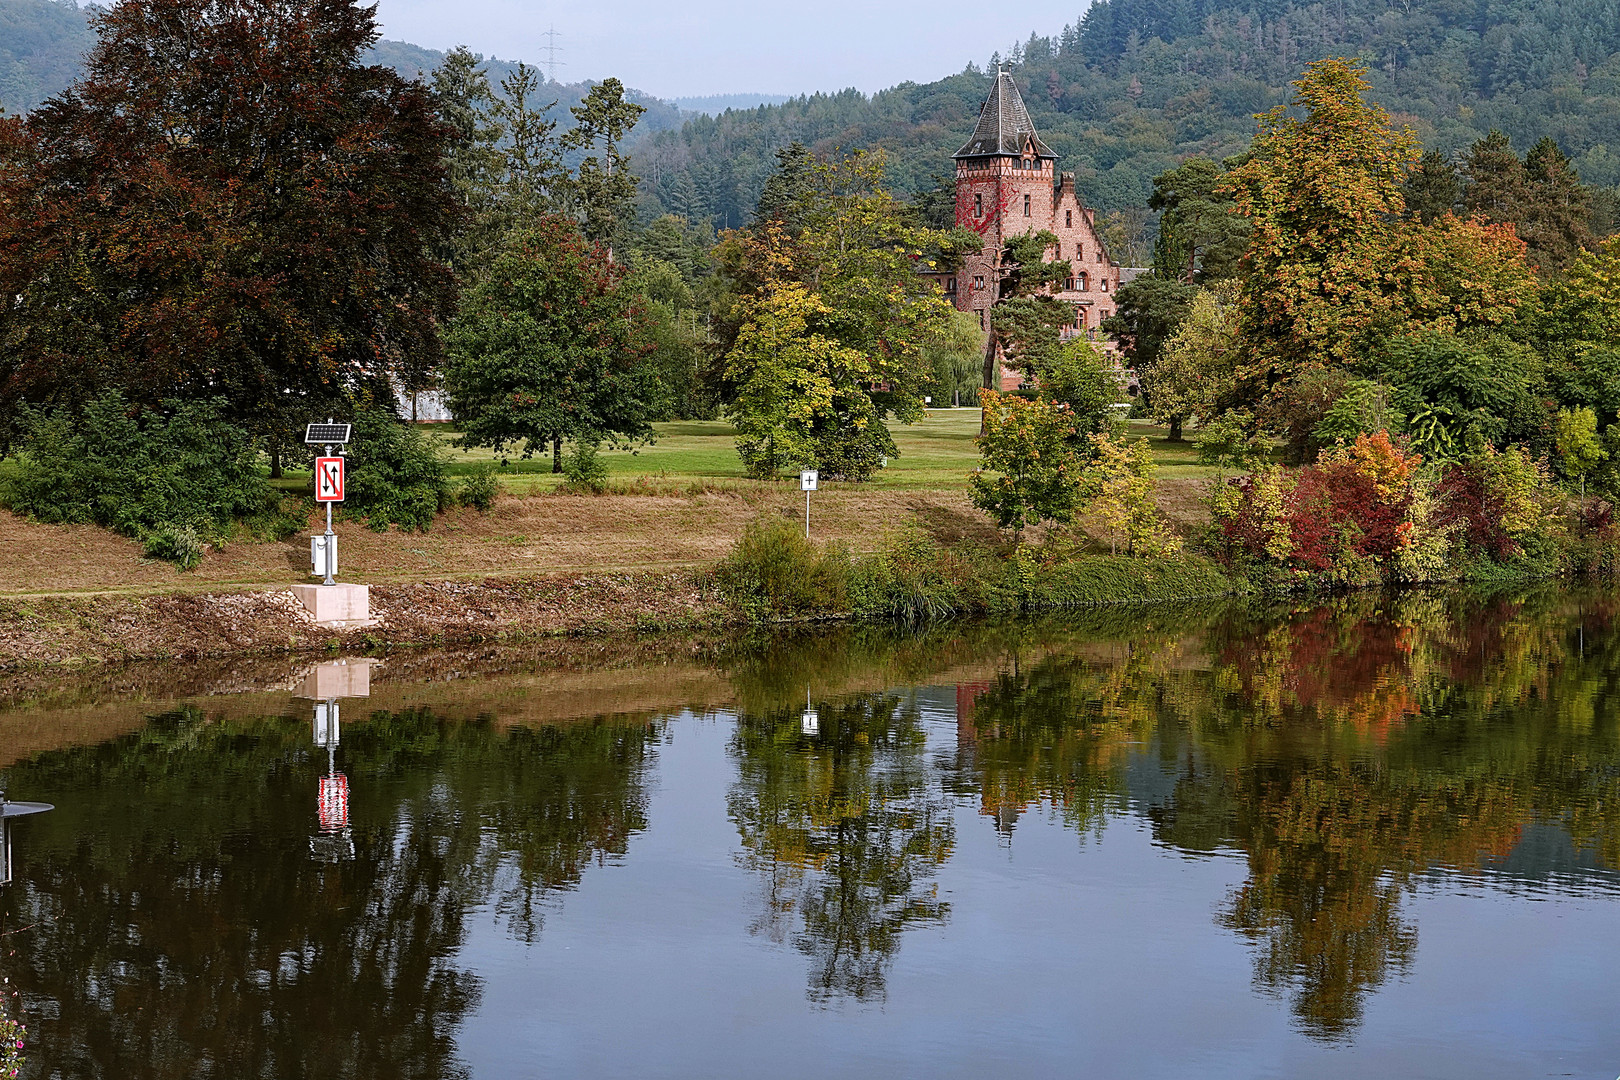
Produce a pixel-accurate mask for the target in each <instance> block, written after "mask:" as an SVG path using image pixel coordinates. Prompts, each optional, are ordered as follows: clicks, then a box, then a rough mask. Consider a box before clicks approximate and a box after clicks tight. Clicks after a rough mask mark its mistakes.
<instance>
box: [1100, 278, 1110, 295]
mask: <svg viewBox="0 0 1620 1080" xmlns="http://www.w3.org/2000/svg"><path fill="white" fill-rule="evenodd" d="M1098 287H1099V288H1101V289H1102V291H1103V292H1107V291H1108V279H1107V278H1103V279H1102V281H1100V282H1098Z"/></svg>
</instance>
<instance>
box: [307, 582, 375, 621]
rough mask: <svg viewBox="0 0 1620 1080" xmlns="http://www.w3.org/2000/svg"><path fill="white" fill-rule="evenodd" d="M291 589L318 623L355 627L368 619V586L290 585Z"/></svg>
mask: <svg viewBox="0 0 1620 1080" xmlns="http://www.w3.org/2000/svg"><path fill="white" fill-rule="evenodd" d="M292 591H293V596H294V598H296V599H297V600H298V602H299V603H300V604H303V605H304V610H305V611H308V612H309V613H310V615H311V616H313V617H314V619H315V621H316V622H318V623H320V624H321V625H322V626H339V627H344V626H359V625H362V624H365V623H369V622H370V621H371V586H369V585H294V586H293V587H292Z"/></svg>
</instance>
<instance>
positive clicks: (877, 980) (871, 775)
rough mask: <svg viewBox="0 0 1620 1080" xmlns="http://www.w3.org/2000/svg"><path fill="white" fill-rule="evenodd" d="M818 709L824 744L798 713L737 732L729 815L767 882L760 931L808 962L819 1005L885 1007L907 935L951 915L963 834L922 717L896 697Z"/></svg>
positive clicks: (743, 724) (742, 720) (741, 726)
mask: <svg viewBox="0 0 1620 1080" xmlns="http://www.w3.org/2000/svg"><path fill="white" fill-rule="evenodd" d="M819 712H820V724H819V731H818V732H817V733H816V734H815V735H805V734H803V733H802V731H801V728H800V723H799V715H798V713H797V712H796V711H794V712H772V713H766V714H754V715H747V714H745V715H743V716H740V717H739V718H738V721H737V733H736V737H735V739H734V741H733V753H734V754H735V756H736V758H737V766H738V781H737V784H736V785H735V786H734V787H733V788H732V790H731V794H730V797H729V799H728V804H729V806H730V810H731V818H732V820H733V821H734V822H736V825H737V829H738V832H739V833H740V834H741V838H742V845H743V850H744V854H743V861H744V863H745V865H747V866H749V867H750V868H752V869H755V870H758V871H760V872H761V874H762V875H763V876H764V879H765V890H766V910H765V913H764V915H763V917H762V918H761V919H760V921H759V922H758V923H757V924H756V925H755V927H754V930H755V931H756V932H758V933H764V934H767V935H769V936H771V937H772V938H773V939H775V940H779V941H780V940H786V939H788V938H789V937H790V936H791V938H792V940H793V943H794V945H795V946H796V947H797V948H798V949H799V950H800V951H801V952H803V953H804V954H805V955H807V956H809V957H810V958H811V961H812V965H811V972H810V996H811V997H812V998H813V999H816V1000H827V999H830V998H834V997H838V996H840V995H849V996H852V997H855V998H858V999H868V998H881V997H882V996H883V992H884V978H885V975H886V972H887V970H888V967H889V964H890V963H891V961H892V960H893V958H894V955H895V953H896V951H897V950H898V949H899V947H900V935H901V932H902V931H903V930H905V929H906V928H907V927H908V926H913V925H917V924H925V923H937V922H942V921H944V919H945V918H946V917H947V916H948V914H949V910H950V909H949V905H948V904H946V903H945V902H943V901H941V900H940V899H939V898H938V896H937V893H936V888H935V886H933V885H931V884H930V883H929V881H930V879H931V878H932V877H933V875H934V873H935V871H936V870H937V869H938V868H939V867H940V866H941V865H943V864H944V863H945V861H946V860H947V859H948V858H949V857H950V853H951V850H952V846H953V844H954V842H955V828H954V825H953V823H952V820H951V816H950V807H949V805H948V804H947V803H946V801H945V799H944V798H943V796H942V795H941V794H940V793H939V791H938V788H937V787H936V786H935V785H934V784H933V782H932V779H931V777H930V776H929V772H928V768H927V764H926V761H925V758H924V756H923V734H922V730H921V727H920V726H919V724H918V719H917V717H916V716H915V715H914V714H913V713H911V712H909V711H906V710H903V709H902V708H901V707H900V705H899V702H898V701H897V699H895V698H893V697H888V696H882V695H870V696H863V697H859V698H855V699H852V700H848V701H845V702H842V703H839V704H837V705H833V706H823V707H822V708H821V709H820V710H819ZM795 916H797V921H798V923H799V927H798V929H797V931H796V932H795V931H793V930H792V929H791V927H790V923H791V922H793V920H794V917H795Z"/></svg>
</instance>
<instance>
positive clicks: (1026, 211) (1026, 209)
mask: <svg viewBox="0 0 1620 1080" xmlns="http://www.w3.org/2000/svg"><path fill="white" fill-rule="evenodd" d="M1024 216H1025V217H1029V196H1028V195H1025V196H1024Z"/></svg>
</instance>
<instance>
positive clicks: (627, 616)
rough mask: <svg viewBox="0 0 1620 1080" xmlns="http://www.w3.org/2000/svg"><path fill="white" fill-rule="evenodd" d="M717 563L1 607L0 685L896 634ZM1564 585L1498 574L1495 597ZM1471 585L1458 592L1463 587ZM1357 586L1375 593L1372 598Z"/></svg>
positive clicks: (1007, 590)
mask: <svg viewBox="0 0 1620 1080" xmlns="http://www.w3.org/2000/svg"><path fill="white" fill-rule="evenodd" d="M719 565H720V564H716V565H713V566H707V567H702V568H680V569H674V570H669V571H639V572H626V573H614V574H578V575H535V576H532V577H519V578H495V577H491V578H486V579H482V580H476V581H465V580H445V581H424V582H415V583H409V584H378V585H373V586H372V588H371V597H372V610H373V615H374V617H375V622H374V625H370V626H366V627H359V628H350V629H331V628H326V627H322V626H319V625H317V624H315V623H314V622H313V621H312V620H311V619H310V618H309V616H308V614H307V613H306V612H305V611H304V610H303V608H302V607H301V606H300V605H299V604H298V602H297V601H296V600H294V599H293V597H292V594H291V591H290V589H288V588H275V589H264V588H262V587H261V588H251V589H230V590H219V591H208V592H181V591H175V592H169V593H156V594H142V595H130V596H120V595H96V596H73V595H59V596H45V597H41V596H32V597H26V598H0V674H5V675H17V674H23V673H36V674H38V673H47V672H50V671H62V672H71V671H73V670H75V669H81V668H86V667H103V666H108V665H117V664H124V663H143V662H145V663H149V662H164V661H194V660H218V659H224V658H230V657H269V656H295V655H308V656H311V657H312V658H313V657H318V656H320V655H341V654H356V653H378V652H386V651H389V650H394V649H411V648H432V647H438V646H451V645H485V644H510V645H521V644H524V643H532V642H537V641H544V640H549V639H556V638H566V637H592V636H602V635H611V634H646V633H658V632H666V631H668V632H674V631H711V632H712V631H718V630H727V629H737V630H742V629H751V628H759V627H763V626H783V627H788V626H794V625H809V624H815V623H827V622H863V621H865V622H881V621H894V620H899V621H905V620H906V619H907V618H908V617H909V615H910V614H911V612H910V611H908V610H907V609H905V608H904V607H896V606H894V605H893V604H892V603H887V602H886V603H884V604H882V605H880V606H877V607H873V606H872V605H870V604H868V605H867V606H866V610H860V609H855V610H832V611H829V610H815V611H805V612H799V613H789V614H783V613H780V612H774V611H768V610H767V611H762V610H760V609H758V608H757V607H751V606H750V605H746V604H739V603H737V602H736V598H735V597H734V596H729V595H728V594H727V591H726V589H725V588H724V587H723V585H722V584H721V582H720V580H719V575H718V574H717V570H718V569H719ZM1561 576H1566V575H1558V574H1547V573H1537V572H1530V571H1528V570H1527V571H1524V572H1519V573H1508V574H1504V573H1503V572H1502V569H1501V568H1497V569H1495V570H1494V571H1493V572H1492V573H1491V574H1490V575H1488V577H1489V581H1490V584H1493V585H1503V584H1507V583H1508V581H1509V579H1511V580H1512V581H1514V582H1522V583H1530V582H1533V581H1537V580H1551V579H1554V578H1558V577H1561ZM1469 578H1470V575H1461V576H1460V577H1459V578H1457V579H1456V580H1455V581H1454V582H1453V583H1461V584H1467V583H1468V580H1469ZM1367 587H1374V588H1376V587H1382V586H1379V585H1369V586H1367ZM1347 591H1356V590H1355V589H1353V588H1349V587H1346V586H1343V585H1337V586H1334V585H1326V584H1322V583H1301V582H1294V583H1292V587H1290V588H1287V589H1279V588H1278V587H1277V585H1276V582H1274V581H1273V582H1261V583H1258V584H1257V583H1256V582H1254V581H1253V580H1251V579H1250V578H1248V577H1247V576H1245V575H1242V574H1233V573H1231V572H1229V571H1227V570H1226V569H1224V568H1222V567H1221V566H1219V565H1218V564H1217V563H1215V562H1213V561H1212V560H1209V559H1207V558H1204V557H1202V556H1196V555H1189V556H1183V557H1180V558H1166V559H1140V558H1130V557H1127V556H1112V555H1097V556H1087V557H1082V558H1078V559H1074V560H1070V561H1065V562H1060V563H1055V564H1051V565H1041V564H1039V563H1026V564H1020V563H1019V562H1018V561H1017V560H1009V561H1008V562H1007V564H1006V573H1005V575H1004V576H1003V577H1002V579H1001V580H999V581H996V582H994V583H992V584H990V585H989V586H988V587H987V588H977V589H973V590H970V593H969V594H968V595H959V596H957V597H956V598H955V599H956V602H955V603H952V604H949V605H947V606H946V608H945V610H944V614H946V615H962V616H982V615H992V616H995V615H1017V614H1039V613H1049V612H1059V611H1064V610H1085V609H1097V608H1107V607H1123V606H1133V605H1143V606H1152V605H1158V604H1166V603H1188V602H1193V601H1212V600H1229V599H1237V598H1241V597H1245V596H1257V597H1266V598H1274V599H1292V600H1305V599H1309V598H1311V597H1325V596H1329V595H1332V594H1335V593H1343V592H1347Z"/></svg>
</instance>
